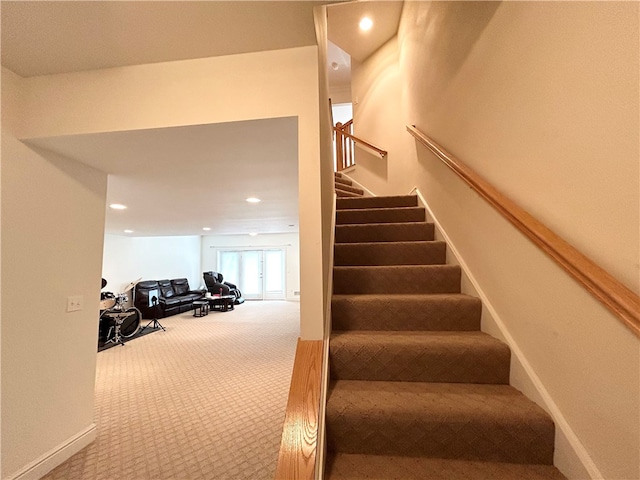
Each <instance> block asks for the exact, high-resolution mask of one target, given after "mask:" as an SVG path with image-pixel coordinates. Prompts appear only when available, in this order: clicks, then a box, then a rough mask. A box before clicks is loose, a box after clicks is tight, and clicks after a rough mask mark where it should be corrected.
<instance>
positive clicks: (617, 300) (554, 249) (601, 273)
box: [407, 125, 640, 337]
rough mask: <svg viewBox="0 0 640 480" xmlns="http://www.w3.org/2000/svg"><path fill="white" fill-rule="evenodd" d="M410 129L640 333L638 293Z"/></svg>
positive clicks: (409, 126)
mask: <svg viewBox="0 0 640 480" xmlns="http://www.w3.org/2000/svg"><path fill="white" fill-rule="evenodd" d="M407 131H408V132H409V133H410V134H411V135H413V136H414V137H415V138H416V139H417V140H418V141H419V142H420V143H421V144H423V145H424V146H425V147H427V148H428V149H429V150H430V151H431V152H433V154H434V155H435V156H436V157H438V158H439V159H440V160H441V161H442V162H443V163H444V164H445V165H447V166H448V167H449V168H450V169H451V170H453V171H454V172H455V173H456V174H458V176H460V178H462V180H464V181H465V182H466V183H467V184H468V185H469V186H471V187H472V188H473V189H474V190H475V191H476V192H477V193H478V194H479V195H480V196H481V197H482V198H484V199H485V200H486V201H487V202H489V204H491V205H492V206H493V207H494V208H495V209H496V210H497V211H498V212H499V213H501V214H502V216H504V217H505V218H506V219H507V220H509V221H510V222H511V223H512V224H513V225H515V227H516V228H518V230H520V231H521V232H522V233H523V234H525V235H526V236H527V237H529V239H530V240H531V241H533V243H535V244H536V245H537V246H538V247H539V248H540V249H542V250H543V251H544V252H545V253H546V254H547V255H549V256H550V257H551V258H552V259H553V260H555V261H556V262H557V263H558V264H559V265H560V266H561V267H562V268H563V269H564V270H566V271H567V273H569V274H570V275H571V276H572V277H574V278H575V279H576V280H577V281H578V282H579V283H580V284H581V285H582V286H583V287H584V288H586V289H587V291H589V293H591V294H592V295H593V296H594V297H595V298H597V299H598V300H600V302H602V303H603V304H604V306H606V307H607V308H608V309H609V310H611V312H613V313H614V314H615V315H616V316H617V317H618V318H619V319H620V320H622V322H623V323H624V324H625V325H626V326H627V327H628V328H629V329H630V330H631V331H632V332H633V333H634V334H636V335H637V336H639V337H640V297H639V296H638V295H636V294H635V293H634V292H633V291H631V290H630V289H628V288H627V287H626V286H624V285H623V284H622V283H620V282H619V281H618V280H616V279H615V278H614V277H613V276H611V275H610V274H609V273H608V272H607V271H605V270H604V269H603V268H602V267H600V266H599V265H597V264H596V263H595V262H593V261H592V260H591V259H590V258H588V257H587V256H585V255H584V254H582V253H581V252H580V251H578V250H577V249H576V248H575V247H573V246H572V245H571V244H569V243H568V242H567V241H565V240H564V239H562V238H561V237H559V236H558V235H557V234H556V233H554V232H553V231H552V230H550V229H549V228H548V227H546V226H545V225H544V224H543V223H541V222H540V221H539V220H537V219H536V218H534V217H533V216H532V215H531V214H529V213H528V212H527V211H526V210H524V209H523V208H521V207H519V206H518V205H517V204H516V203H514V202H513V201H512V200H511V199H510V198H508V197H506V196H505V195H503V194H502V193H500V192H499V191H498V190H497V189H496V188H495V187H494V186H493V185H491V184H490V183H489V182H487V181H486V180H485V179H483V178H482V177H481V176H480V175H478V174H477V173H476V172H475V171H473V170H472V169H471V168H469V167H468V166H467V165H465V164H464V163H463V162H461V161H460V160H458V159H457V158H455V157H454V156H453V155H451V154H450V153H449V152H447V151H446V150H445V149H444V148H442V147H441V146H440V145H438V144H437V143H436V142H435V141H434V140H432V139H431V138H429V137H428V136H427V135H425V134H424V133H422V132H421V131H420V130H418V129H417V128H416V127H415V126H411V125H407Z"/></svg>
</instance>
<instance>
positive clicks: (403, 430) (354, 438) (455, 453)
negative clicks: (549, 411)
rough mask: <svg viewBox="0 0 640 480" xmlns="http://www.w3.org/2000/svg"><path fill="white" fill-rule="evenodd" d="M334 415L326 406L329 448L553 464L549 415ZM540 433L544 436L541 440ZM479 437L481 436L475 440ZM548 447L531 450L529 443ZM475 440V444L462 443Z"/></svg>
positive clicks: (333, 450)
mask: <svg viewBox="0 0 640 480" xmlns="http://www.w3.org/2000/svg"><path fill="white" fill-rule="evenodd" d="M353 420H354V421H353V422H351V421H349V416H348V415H346V416H345V415H344V414H343V415H338V416H336V415H335V414H334V412H333V411H332V410H331V408H329V407H328V408H327V420H326V422H327V449H328V450H329V451H330V452H340V453H351V454H369V455H402V456H425V457H438V458H445V459H461V460H480V461H485V462H509V463H521V464H522V463H532V464H545V465H551V464H553V444H554V431H555V429H554V425H553V423H552V422H551V421H549V422H544V423H543V424H535V425H528V424H522V423H518V422H511V423H507V422H504V421H503V422H502V423H501V424H500V425H499V428H494V424H493V423H490V422H487V421H486V419H484V418H482V417H481V416H479V417H478V418H476V419H471V420H467V419H465V420H464V422H457V421H456V420H455V419H452V420H450V421H447V420H446V419H440V418H433V417H432V416H430V415H428V414H426V415H422V416H404V415H402V414H401V413H398V412H394V413H392V414H391V413H388V412H384V411H376V412H372V413H371V414H370V415H369V416H368V417H367V422H366V424H363V423H362V421H361V419H355V418H354V419H353ZM540 437H543V440H542V441H541V440H540ZM479 438H481V439H482V442H480V441H479ZM540 443H542V444H545V445H546V446H547V447H546V448H540V447H539V446H538V447H537V448H536V449H531V450H529V448H528V447H529V446H530V445H532V444H536V445H539V444H540ZM467 445H473V449H471V450H470V449H468V448H466V447H467Z"/></svg>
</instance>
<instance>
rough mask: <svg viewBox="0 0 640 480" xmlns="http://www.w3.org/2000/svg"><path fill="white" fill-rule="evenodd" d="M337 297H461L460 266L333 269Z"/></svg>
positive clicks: (393, 266)
mask: <svg viewBox="0 0 640 480" xmlns="http://www.w3.org/2000/svg"><path fill="white" fill-rule="evenodd" d="M333 293H337V294H340V293H343V294H344V293H352V294H356V293H381V294H383V293H460V267H459V266H457V265H391V266H365V267H362V266H350V267H338V266H337V267H334V268H333Z"/></svg>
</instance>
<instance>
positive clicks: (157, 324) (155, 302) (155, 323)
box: [140, 297, 167, 332]
mask: <svg viewBox="0 0 640 480" xmlns="http://www.w3.org/2000/svg"><path fill="white" fill-rule="evenodd" d="M151 301H152V302H153V320H151V321H150V322H149V323H147V324H146V325H145V326H144V327H143V328H142V330H140V331H141V332H142V331H143V330H144V329H145V328H147V327H148V326H149V325H151V324H152V323H153V328H158V327H160V328H161V329H162V331H163V332H166V331H167V330H166V329H165V328H164V327H163V326H162V324H161V323H160V322H159V321H158V299H157V298H156V297H153V298H152V299H151Z"/></svg>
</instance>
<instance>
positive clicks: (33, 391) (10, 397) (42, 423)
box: [0, 71, 107, 478]
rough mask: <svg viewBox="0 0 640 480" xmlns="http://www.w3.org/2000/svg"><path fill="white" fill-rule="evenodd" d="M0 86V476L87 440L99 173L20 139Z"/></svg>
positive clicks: (98, 258) (100, 221) (99, 234)
mask: <svg viewBox="0 0 640 480" xmlns="http://www.w3.org/2000/svg"><path fill="white" fill-rule="evenodd" d="M2 80H3V84H2V103H3V107H4V108H3V112H2V113H3V118H2V183H1V189H0V191H1V196H2V201H1V205H2V226H1V235H2V254H1V255H2V269H1V282H2V305H1V310H2V313H1V314H2V363H1V365H2V390H1V391H2V473H1V475H2V478H7V477H8V476H11V475H13V474H15V473H17V472H19V471H21V470H24V469H25V468H26V467H28V466H29V465H30V464H32V463H33V462H35V461H37V460H38V459H40V458H41V457H43V456H46V455H47V454H49V453H50V452H51V451H52V450H53V449H54V448H57V447H62V448H63V450H65V446H66V444H67V442H69V441H70V440H71V439H75V440H76V441H75V442H74V445H73V446H71V447H69V449H68V450H65V453H66V454H71V453H74V448H75V449H77V448H78V447H80V446H83V445H84V444H86V442H88V441H90V440H91V439H92V438H93V436H94V435H95V432H94V428H95V426H94V425H93V389H94V376H95V361H96V351H95V349H96V342H97V332H98V301H99V291H100V287H99V281H100V269H101V263H102V239H103V232H104V202H105V198H106V188H107V176H106V175H105V174H104V173H102V172H98V171H97V170H94V169H92V168H89V167H86V166H84V165H81V164H78V163H76V162H74V161H71V160H68V159H65V158H61V157H54V156H52V155H46V154H41V153H38V152H35V151H33V150H31V149H30V148H29V147H27V146H25V145H24V144H23V143H21V142H20V141H18V140H17V139H16V138H15V136H14V135H13V133H12V131H11V127H10V126H11V121H9V116H10V115H15V114H17V113H18V112H17V111H16V110H14V109H13V108H12V107H11V104H12V102H13V100H14V99H13V100H12V96H13V95H14V94H15V90H13V89H14V88H15V87H17V86H18V84H19V81H18V80H19V79H17V78H15V77H13V78H12V74H11V73H10V72H6V71H5V72H3V78H2ZM5 100H6V102H5ZM7 107H8V108H7ZM5 120H7V121H5ZM69 295H81V296H82V297H83V299H84V308H83V310H82V311H77V312H71V313H68V312H67V311H66V307H67V296H69ZM34 472H39V473H40V474H42V473H45V472H43V471H38V470H37V469H36V470H34ZM34 472H31V474H33V473H34ZM27 478H28V477H27Z"/></svg>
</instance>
